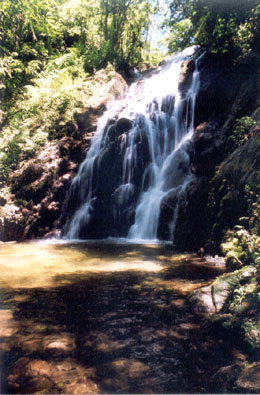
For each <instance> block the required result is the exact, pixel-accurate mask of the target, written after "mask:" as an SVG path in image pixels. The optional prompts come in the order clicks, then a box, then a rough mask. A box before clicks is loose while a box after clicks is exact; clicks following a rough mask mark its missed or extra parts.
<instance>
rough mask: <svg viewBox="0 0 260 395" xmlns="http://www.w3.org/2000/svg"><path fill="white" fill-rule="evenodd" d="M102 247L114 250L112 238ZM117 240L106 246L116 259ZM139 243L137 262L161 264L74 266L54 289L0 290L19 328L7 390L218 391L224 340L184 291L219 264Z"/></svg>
mask: <svg viewBox="0 0 260 395" xmlns="http://www.w3.org/2000/svg"><path fill="white" fill-rule="evenodd" d="M64 248H68V247H67V246H65V247H64ZM80 248H82V250H83V249H84V247H83V246H81V247H80ZM104 248H105V250H106V251H107V252H108V253H111V249H112V246H111V245H108V246H105V247H104ZM122 248H123V247H122V246H120V245H119V246H117V247H116V248H115V249H114V250H113V251H114V254H115V257H116V256H117V257H118V256H120V253H122V250H121V249H122ZM135 248H136V247H134V246H132V247H131V248H130V249H129V250H128V253H129V252H130V253H133V252H134V251H135V250H136V249H135ZM98 249H99V248H98V244H96V245H95V243H93V246H92V251H93V254H97V255H98ZM138 250H139V251H138V253H139V252H140V254H141V255H142V254H143V256H144V260H145V259H147V260H149V259H151V258H155V257H156V258H157V259H158V260H160V259H161V260H162V261H163V262H165V263H166V268H165V270H164V271H162V272H159V273H152V272H147V273H145V272H136V271H125V272H114V273H109V272H107V273H101V274H98V273H90V274H88V275H82V274H80V273H75V274H71V275H62V276H58V277H57V278H56V279H55V280H58V281H59V283H60V284H61V285H60V286H58V287H55V288H45V289H44V288H42V289H39V288H38V289H17V290H1V295H2V298H3V301H2V308H4V309H11V310H12V311H13V318H14V320H15V325H16V328H17V331H16V333H14V335H13V336H11V338H10V339H11V340H10V341H9V343H8V347H9V349H7V350H6V352H4V353H3V360H4V365H5V367H6V369H7V371H6V372H4V374H5V376H8V385H7V383H6V377H3V376H2V379H3V384H2V385H3V387H2V389H4V390H5V389H6V392H7V393H35V392H36V391H45V392H48V393H76V392H77V393H82V392H83V393H86V392H87V393H196V392H202V393H207V392H212V391H213V392H214V391H215V392H219V391H220V388H219V387H218V388H217V389H216V388H215V387H214V386H215V384H214V380H213V378H212V377H213V374H214V373H215V372H216V371H217V369H218V368H219V366H223V365H226V364H228V363H229V361H230V358H231V353H230V347H229V343H228V342H227V339H223V336H222V337H221V336H219V337H218V336H216V338H213V335H214V333H212V332H211V329H209V328H208V327H207V326H204V324H203V320H202V319H201V318H200V317H196V316H195V315H194V314H193V311H192V308H191V306H190V305H189V303H188V301H187V296H188V295H189V294H190V293H191V291H192V290H193V289H195V288H198V287H200V286H201V285H203V284H206V283H207V281H208V280H210V279H212V278H214V277H215V276H216V275H217V274H218V273H219V272H221V270H220V269H218V268H216V267H214V266H212V265H210V264H208V263H205V262H203V260H201V258H195V257H191V258H190V259H186V258H185V259H184V258H183V259H179V260H176V261H174V262H173V261H172V259H171V256H172V252H171V250H170V249H169V255H168V254H167V252H166V256H165V257H164V258H163V257H162V256H161V253H162V250H160V249H158V250H155V249H153V248H151V247H148V246H142V247H140V248H138ZM100 253H101V251H100ZM102 254H104V251H103V252H102ZM167 255H168V257H167ZM3 342H5V340H4V339H3ZM8 347H7V348H8ZM82 372H83V373H82ZM75 383H76V384H75ZM87 385H88V386H89V387H87ZM84 386H85V387H84Z"/></svg>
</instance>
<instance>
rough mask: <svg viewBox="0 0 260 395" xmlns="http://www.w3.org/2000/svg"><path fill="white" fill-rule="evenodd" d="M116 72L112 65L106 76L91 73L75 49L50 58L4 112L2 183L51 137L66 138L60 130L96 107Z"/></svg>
mask: <svg viewBox="0 0 260 395" xmlns="http://www.w3.org/2000/svg"><path fill="white" fill-rule="evenodd" d="M113 73H114V71H113V68H112V66H110V65H109V66H108V67H107V69H106V70H105V72H104V73H103V74H102V76H101V75H98V74H97V75H93V76H89V75H88V74H86V73H85V71H84V61H83V58H82V57H80V56H79V54H78V53H77V50H76V49H75V48H72V49H71V50H70V51H69V52H68V53H66V54H65V55H62V56H60V57H59V58H56V59H55V58H54V59H52V60H51V61H49V63H48V65H47V67H46V68H45V70H43V71H42V72H41V73H40V74H39V76H38V78H36V79H34V81H33V84H31V85H27V86H26V87H25V89H24V92H23V93H22V94H21V95H20V97H19V99H18V100H16V101H15V103H13V104H12V105H10V106H9V108H6V109H4V111H3V113H4V117H3V118H4V120H3V122H2V129H1V132H0V147H1V148H0V185H1V184H2V185H3V184H4V183H5V182H6V180H7V178H8V175H9V174H10V172H11V171H12V170H14V169H16V167H17V165H18V163H19V162H21V161H24V160H28V159H30V158H32V157H34V156H35V155H36V153H37V152H39V150H40V149H41V147H43V145H44V144H45V143H46V142H47V141H48V140H52V139H55V138H60V137H62V136H61V135H60V132H59V134H57V133H56V131H57V129H58V130H59V131H60V130H62V126H63V125H65V124H66V122H68V121H69V120H71V119H73V115H74V114H77V113H80V112H82V111H83V110H84V109H85V108H86V107H91V106H93V107H95V105H96V103H97V102H98V98H99V96H102V95H104V90H105V88H104V85H105V84H106V83H107V82H108V81H109V80H110V79H111V78H112V74H113Z"/></svg>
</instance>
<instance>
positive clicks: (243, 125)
mask: <svg viewBox="0 0 260 395" xmlns="http://www.w3.org/2000/svg"><path fill="white" fill-rule="evenodd" d="M254 127H256V121H255V120H254V119H252V118H251V117H248V116H245V117H242V118H240V119H237V120H236V122H235V125H234V128H233V132H232V134H231V136H230V137H229V140H230V142H231V144H232V148H233V149H236V148H237V147H239V146H240V145H242V144H243V143H244V142H245V141H247V140H248V137H249V134H250V132H251V131H252V129H253V128H254Z"/></svg>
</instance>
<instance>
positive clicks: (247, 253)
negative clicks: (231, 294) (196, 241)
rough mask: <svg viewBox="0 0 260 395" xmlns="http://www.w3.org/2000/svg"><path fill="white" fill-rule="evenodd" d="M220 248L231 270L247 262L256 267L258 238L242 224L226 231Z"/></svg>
mask: <svg viewBox="0 0 260 395" xmlns="http://www.w3.org/2000/svg"><path fill="white" fill-rule="evenodd" d="M221 250H222V253H223V254H224V256H225V260H226V264H227V267H228V268H229V269H231V270H233V269H238V268H240V267H242V266H244V265H248V264H253V265H255V266H257V267H258V266H259V264H260V238H259V237H258V236H256V235H255V234H253V233H251V232H249V231H247V230H246V229H245V228H243V227H242V226H236V227H235V228H234V229H233V230H232V231H231V230H229V231H227V232H226V234H225V237H224V242H223V243H222V244H221Z"/></svg>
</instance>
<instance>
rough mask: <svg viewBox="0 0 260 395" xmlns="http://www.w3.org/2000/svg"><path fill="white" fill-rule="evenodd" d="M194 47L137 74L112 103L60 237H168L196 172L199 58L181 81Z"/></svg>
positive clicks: (71, 192) (71, 195) (77, 180)
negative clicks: (122, 98) (122, 97)
mask: <svg viewBox="0 0 260 395" xmlns="http://www.w3.org/2000/svg"><path fill="white" fill-rule="evenodd" d="M194 52H195V48H194V47H191V48H188V49H186V50H184V51H183V52H182V53H180V54H178V55H176V56H174V57H173V58H172V59H171V60H169V61H168V62H167V63H166V64H165V65H164V66H162V67H161V70H157V71H156V72H153V73H151V74H150V75H148V76H147V77H146V78H145V79H140V78H139V79H138V80H137V81H136V82H135V83H133V84H132V85H131V86H130V88H129V91H128V93H127V96H126V99H125V101H124V103H122V101H119V100H116V101H114V102H113V103H110V105H109V106H108V109H107V111H106V112H105V114H104V115H103V116H102V117H101V119H100V120H99V124H98V127H97V131H96V133H95V135H94V136H93V138H92V141H91V146H90V149H89V151H88V153H87V155H86V158H85V160H84V161H83V163H82V164H81V166H80V168H79V171H78V174H77V175H76V176H75V178H74V179H73V181H72V184H71V187H70V189H69V192H68V194H67V197H66V201H65V206H66V207H65V209H66V212H67V221H66V224H65V226H64V229H63V236H64V237H65V238H68V239H77V238H104V237H109V236H114V237H127V238H129V239H141V240H155V239H158V237H159V238H161V239H169V240H173V238H174V232H175V228H176V221H177V218H178V210H179V202H180V199H185V192H186V188H187V186H188V185H189V184H190V182H191V181H192V180H193V179H194V175H193V174H192V173H191V170H190V161H191V155H192V143H191V140H190V139H191V136H192V133H193V129H194V112H195V101H196V95H197V93H198V90H199V71H198V59H197V60H196V61H194V70H193V72H192V74H190V76H191V78H190V80H189V78H188V81H186V83H185V84H184V86H182V87H181V88H180V85H181V84H180V76H181V72H182V64H183V61H185V60H189V59H191V56H192V55H194ZM117 114H120V115H119V117H118V116H117ZM163 207H166V208H165V209H163Z"/></svg>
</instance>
